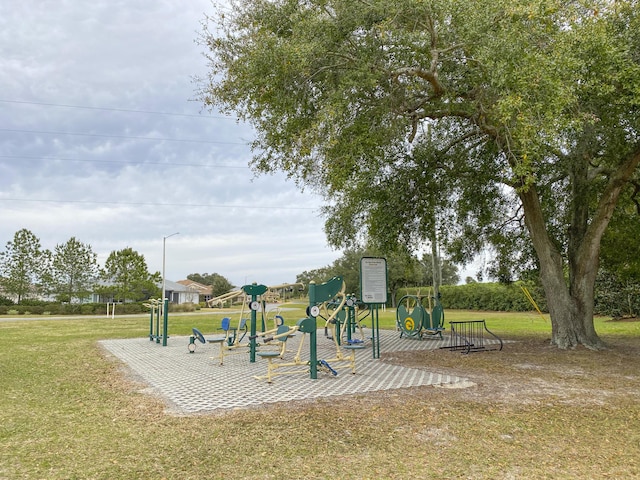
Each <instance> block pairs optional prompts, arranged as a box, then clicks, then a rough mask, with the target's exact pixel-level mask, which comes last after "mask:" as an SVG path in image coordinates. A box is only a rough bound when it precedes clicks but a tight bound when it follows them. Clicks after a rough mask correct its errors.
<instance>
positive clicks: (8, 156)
mask: <svg viewBox="0 0 640 480" xmlns="http://www.w3.org/2000/svg"><path fill="white" fill-rule="evenodd" d="M0 158H19V159H25V160H55V161H59V162H80V163H106V164H111V165H137V166H145V165H162V166H165V167H203V168H238V169H248V168H249V167H248V166H247V165H220V164H212V163H163V162H119V161H117V160H89V159H82V158H65V157H35V156H29V155H0Z"/></svg>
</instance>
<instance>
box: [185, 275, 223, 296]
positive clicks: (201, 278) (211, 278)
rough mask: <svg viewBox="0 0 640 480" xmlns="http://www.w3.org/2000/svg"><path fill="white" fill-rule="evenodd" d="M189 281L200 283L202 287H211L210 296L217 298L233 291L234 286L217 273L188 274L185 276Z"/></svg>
mask: <svg viewBox="0 0 640 480" xmlns="http://www.w3.org/2000/svg"><path fill="white" fill-rule="evenodd" d="M187 278H188V279H189V280H192V281H194V282H198V283H201V284H202V285H209V286H210V287H211V296H212V297H217V296H219V295H222V294H224V293H227V292H229V291H231V290H233V288H234V285H233V284H232V283H231V282H230V281H229V280H228V279H227V278H226V277H224V276H222V275H220V274H219V273H211V274H209V273H203V274H199V273H190V274H189V275H187Z"/></svg>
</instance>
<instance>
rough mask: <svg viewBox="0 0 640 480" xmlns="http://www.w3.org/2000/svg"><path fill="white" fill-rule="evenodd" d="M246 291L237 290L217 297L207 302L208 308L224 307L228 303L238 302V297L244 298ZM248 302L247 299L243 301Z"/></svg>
mask: <svg viewBox="0 0 640 480" xmlns="http://www.w3.org/2000/svg"><path fill="white" fill-rule="evenodd" d="M244 295H245V292H244V290H235V291H233V292H227V293H223V294H222V295H218V296H217V297H214V298H210V299H209V300H207V307H209V308H213V307H222V306H223V305H224V304H225V303H226V302H229V301H234V300H237V299H238V297H241V296H244ZM244 302H246V298H244V299H243V303H244Z"/></svg>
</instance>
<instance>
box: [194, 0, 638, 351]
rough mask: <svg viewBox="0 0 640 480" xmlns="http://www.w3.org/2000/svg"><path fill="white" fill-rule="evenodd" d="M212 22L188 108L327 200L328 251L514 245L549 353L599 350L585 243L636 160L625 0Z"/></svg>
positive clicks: (593, 248)
mask: <svg viewBox="0 0 640 480" xmlns="http://www.w3.org/2000/svg"><path fill="white" fill-rule="evenodd" d="M209 20H210V24H211V25H214V24H215V23H217V24H216V25H215V28H216V31H209V30H208V29H207V27H205V31H204V34H203V41H204V44H205V45H206V46H207V48H208V49H209V60H210V66H211V72H210V75H209V77H208V79H207V81H206V82H203V83H202V85H203V88H202V91H201V98H202V100H203V102H204V103H205V104H206V105H216V106H220V107H221V108H222V109H223V110H224V111H228V112H233V113H235V114H236V115H238V116H239V117H240V118H241V119H243V120H249V121H250V122H251V123H252V124H253V125H254V127H255V129H256V132H257V139H256V140H255V142H254V147H255V150H254V151H255V156H254V160H253V166H254V168H255V169H256V170H258V171H261V172H271V171H276V170H283V171H285V172H287V174H288V175H289V176H291V177H293V178H294V179H295V180H296V181H297V182H298V183H299V184H301V185H305V186H310V187H315V188H317V189H318V190H319V191H320V192H321V193H323V194H324V195H325V197H326V199H327V202H328V205H327V207H326V210H325V212H326V213H327V223H326V231H327V236H328V240H329V242H330V243H331V244H332V245H334V246H338V247H340V246H353V245H355V244H363V243H364V242H366V241H371V242H373V243H374V244H376V246H382V247H386V248H387V249H389V250H393V248H394V246H395V245H397V244H402V245H405V246H407V247H408V248H410V249H414V250H415V247H416V245H420V244H422V243H423V242H424V240H425V239H428V238H431V235H432V234H434V232H438V238H440V239H442V240H443V242H444V243H445V247H446V248H448V249H449V250H450V251H451V252H455V253H456V254H457V255H458V258H459V259H469V258H470V256H471V255H472V254H474V253H476V252H478V251H479V250H480V249H481V248H482V247H483V246H484V245H486V244H493V245H494V246H495V248H496V252H498V253H502V254H509V253H510V252H514V251H518V249H520V250H522V241H526V242H527V243H528V244H529V245H531V246H532V248H533V250H534V251H535V262H536V264H537V265H536V266H537V267H538V269H539V274H540V279H541V282H542V285H543V287H544V290H545V295H546V297H547V303H548V305H549V310H550V316H551V325H552V343H554V344H555V345H557V346H559V347H561V348H568V347H573V346H575V345H577V344H584V345H586V346H588V347H591V348H600V347H602V346H603V344H602V342H601V340H600V338H599V337H598V335H597V333H596V332H595V329H594V324H593V308H594V285H595V278H596V273H597V270H598V268H597V267H598V259H599V254H600V240H601V238H602V235H603V234H604V232H605V230H606V228H607V226H608V223H609V219H610V218H611V216H612V214H613V212H614V209H615V206H616V204H617V201H618V199H619V197H620V195H621V193H622V191H623V189H624V188H625V187H626V186H627V185H628V182H629V180H631V179H632V178H633V177H634V176H635V175H637V166H638V164H639V163H640V141H639V138H640V110H639V109H638V108H637V105H638V104H640V91H639V90H638V89H637V85H638V84H640V56H638V54H637V52H638V51H640V33H639V32H640V8H638V5H637V1H636V0H620V1H616V2H610V1H606V0H602V1H598V0H594V1H591V2H581V1H570V2H566V1H560V0H537V1H534V2H531V1H526V2H525V1H524V0H515V1H514V0H477V1H473V2H468V1H460V0H431V1H427V2H425V1H422V0H379V1H376V2H368V1H364V0H309V1H306V2H299V1H297V0H277V1H267V0H258V1H256V0H236V1H233V2H232V9H230V10H229V9H227V8H224V11H223V12H220V15H218V16H216V17H215V18H214V17H211V18H209ZM504 265H509V266H510V267H509V268H512V267H514V266H517V262H514V261H511V262H509V263H505V264H504ZM526 267H527V268H529V267H530V265H529V264H526ZM497 272H500V269H498V270H497ZM501 273H502V274H508V273H510V272H509V271H508V268H503V269H502V272H501ZM566 273H568V276H567V275H566ZM509 277H511V275H509Z"/></svg>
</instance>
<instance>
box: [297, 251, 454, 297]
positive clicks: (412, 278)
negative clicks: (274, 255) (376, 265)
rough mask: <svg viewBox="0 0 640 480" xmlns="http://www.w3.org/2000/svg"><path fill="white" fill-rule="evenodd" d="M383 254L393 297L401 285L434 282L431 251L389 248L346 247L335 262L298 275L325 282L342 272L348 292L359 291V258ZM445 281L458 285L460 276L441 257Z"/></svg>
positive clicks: (300, 279) (299, 279)
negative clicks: (385, 250)
mask: <svg viewBox="0 0 640 480" xmlns="http://www.w3.org/2000/svg"><path fill="white" fill-rule="evenodd" d="M380 256H384V257H385V258H386V260H387V286H388V288H389V293H390V294H391V295H390V298H391V299H392V300H395V297H396V293H397V291H398V289H399V288H402V287H409V286H411V287H415V286H431V285H434V280H433V265H432V257H431V255H428V254H424V255H423V257H422V259H420V258H418V257H417V256H415V255H413V254H411V253H410V252H408V251H406V250H400V251H395V252H390V253H389V252H388V253H387V254H386V255H384V254H382V253H381V252H379V251H376V250H372V249H347V250H346V251H345V252H344V254H343V255H342V256H341V257H340V258H338V259H336V260H335V261H334V262H333V264H331V265H327V266H325V267H322V268H318V269H315V270H310V271H305V272H302V273H300V274H299V275H297V277H296V281H297V282H300V283H303V284H305V285H306V284H309V282H311V281H314V282H316V283H322V282H326V281H327V280H328V279H330V278H331V277H333V276H336V275H340V276H342V278H343V279H344V281H345V283H346V286H347V292H348V293H354V294H356V295H358V294H359V290H360V259H361V258H362V257H380ZM440 264H441V272H442V279H441V284H443V285H455V284H456V283H458V281H459V279H460V277H459V275H458V269H457V267H456V266H455V265H454V264H452V263H451V262H450V261H448V260H446V259H444V260H441V261H440Z"/></svg>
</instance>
